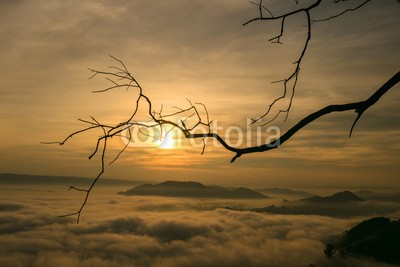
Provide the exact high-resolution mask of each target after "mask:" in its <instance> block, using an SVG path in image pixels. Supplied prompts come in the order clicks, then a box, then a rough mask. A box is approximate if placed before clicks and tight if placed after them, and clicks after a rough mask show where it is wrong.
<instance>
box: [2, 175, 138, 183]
mask: <svg viewBox="0 0 400 267" xmlns="http://www.w3.org/2000/svg"><path fill="white" fill-rule="evenodd" d="M91 182H93V179H92V178H83V177H67V176H45V175H28V174H13V173H0V184H10V185H11V184H14V185H15V184H47V185H77V184H78V185H89V184H90V183H91ZM138 183H140V182H137V181H136V182H135V181H129V180H121V179H100V180H99V181H98V185H104V186H114V185H135V184H138Z"/></svg>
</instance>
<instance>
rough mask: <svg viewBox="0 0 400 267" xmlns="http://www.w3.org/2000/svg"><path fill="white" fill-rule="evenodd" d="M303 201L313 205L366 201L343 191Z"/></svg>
mask: <svg viewBox="0 0 400 267" xmlns="http://www.w3.org/2000/svg"><path fill="white" fill-rule="evenodd" d="M302 201H306V202H312V203H344V202H359V201H365V200H364V199H362V198H360V197H359V196H357V195H356V194H354V193H352V192H350V191H343V192H338V193H335V194H333V195H331V196H326V197H320V196H313V197H309V198H304V199H302Z"/></svg>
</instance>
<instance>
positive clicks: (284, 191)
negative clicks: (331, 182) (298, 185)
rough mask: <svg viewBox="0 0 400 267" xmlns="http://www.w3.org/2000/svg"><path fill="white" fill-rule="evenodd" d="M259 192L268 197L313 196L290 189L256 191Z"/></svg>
mask: <svg viewBox="0 0 400 267" xmlns="http://www.w3.org/2000/svg"><path fill="white" fill-rule="evenodd" d="M256 191H257V192H260V193H265V194H267V195H287V196H299V197H311V196H312V194H310V193H307V192H304V191H300V190H292V189H289V188H281V187H268V188H261V189H256Z"/></svg>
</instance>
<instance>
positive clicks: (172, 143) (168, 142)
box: [159, 134, 176, 149]
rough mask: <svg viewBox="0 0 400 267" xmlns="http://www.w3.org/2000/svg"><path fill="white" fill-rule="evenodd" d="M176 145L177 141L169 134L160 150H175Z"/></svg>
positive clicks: (161, 144)
mask: <svg viewBox="0 0 400 267" xmlns="http://www.w3.org/2000/svg"><path fill="white" fill-rule="evenodd" d="M175 143H176V141H175V140H174V139H173V138H172V137H171V136H170V135H169V134H167V135H166V136H165V137H164V138H163V139H162V141H161V143H160V146H159V148H162V149H173V148H175Z"/></svg>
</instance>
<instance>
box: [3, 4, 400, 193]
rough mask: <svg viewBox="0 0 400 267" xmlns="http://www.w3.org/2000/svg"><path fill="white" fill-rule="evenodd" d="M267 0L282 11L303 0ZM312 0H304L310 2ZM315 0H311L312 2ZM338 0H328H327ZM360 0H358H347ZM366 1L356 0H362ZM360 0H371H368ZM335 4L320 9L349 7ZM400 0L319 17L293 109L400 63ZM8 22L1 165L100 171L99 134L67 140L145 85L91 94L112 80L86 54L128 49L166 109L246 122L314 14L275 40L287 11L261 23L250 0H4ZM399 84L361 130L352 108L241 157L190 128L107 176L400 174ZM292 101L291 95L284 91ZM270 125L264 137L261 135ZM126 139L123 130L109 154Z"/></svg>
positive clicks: (253, 178) (356, 178)
mask: <svg viewBox="0 0 400 267" xmlns="http://www.w3.org/2000/svg"><path fill="white" fill-rule="evenodd" d="M287 2H288V3H287V4H282V1H269V3H268V4H269V6H270V7H271V10H272V11H273V12H274V13H276V14H279V13H280V12H282V11H284V10H288V9H290V7H291V6H290V5H291V4H293V3H292V2H295V1H287ZM302 2H303V3H302ZM309 2H310V1H300V4H305V5H306V4H307V3H309ZM327 2H331V1H327ZM348 2H352V1H348ZM354 2H356V1H354ZM358 2H360V1H358ZM352 5H354V3H350V4H349V3H345V4H342V5H341V6H338V5H336V6H333V5H332V4H329V3H327V4H324V5H322V6H321V7H320V8H319V9H317V10H315V12H314V13H313V16H314V17H315V18H319V17H323V16H324V15H326V14H333V13H335V12H336V11H337V10H338V9H336V8H339V7H340V8H341V9H343V8H346V7H347V6H352ZM398 8H399V6H398V4H396V1H394V0H392V1H389V0H387V1H372V2H371V3H368V4H367V5H366V6H365V7H363V8H362V9H360V10H359V11H357V12H356V13H353V14H347V15H345V16H343V17H341V18H338V19H336V20H334V21H329V22H324V23H317V24H314V25H313V37H312V40H311V43H310V47H309V49H308V51H307V53H306V55H305V58H304V61H303V62H302V66H301V73H300V76H299V79H300V80H299V83H298V87H297V91H296V96H295V98H294V102H293V108H292V110H291V113H290V116H289V119H288V121H287V122H285V123H283V122H282V120H278V121H276V123H275V124H274V125H277V126H279V127H281V129H282V132H283V131H285V129H287V128H288V127H290V126H291V125H293V124H294V123H295V122H297V121H298V120H299V119H300V118H301V117H303V116H305V115H307V114H308V113H310V112H313V111H315V110H317V109H319V108H322V107H324V106H325V105H328V104H336V103H345V102H351V101H359V100H362V99H365V98H367V97H368V96H369V95H370V94H371V93H372V92H374V90H376V89H377V88H378V87H379V86H380V85H381V84H383V83H384V82H385V81H386V80H387V79H388V78H389V77H391V76H392V75H393V74H394V73H396V72H397V71H398V67H399V62H400V53H399V44H400V34H399V33H400V32H399V30H398V28H399V27H398V25H399V24H400V17H399V16H398ZM0 10H1V14H2V16H1V18H0V23H1V25H2V27H1V29H0V38H1V42H0V57H1V61H0V68H1V71H0V107H1V109H0V136H1V138H0V150H1V153H0V172H14V173H29V174H46V175H63V176H66V175H73V176H88V177H92V176H95V175H96V174H97V172H98V170H99V162H98V159H97V158H95V159H93V160H92V161H88V160H87V156H88V155H89V154H90V153H91V151H92V149H93V147H94V145H95V142H96V136H97V135H98V133H93V134H84V135H82V136H80V137H79V138H74V139H73V140H72V141H71V142H70V143H67V144H66V145H65V146H64V147H59V146H56V145H55V146H46V145H42V144H40V142H41V141H54V140H61V139H62V138H64V137H65V136H66V135H68V134H69V133H70V132H71V131H75V130H78V129H80V128H81V127H82V126H83V125H82V124H80V123H79V122H78V121H77V118H88V116H94V117H95V118H96V119H97V120H99V121H103V122H114V123H118V122H119V121H122V120H123V119H125V118H127V117H129V114H130V112H131V110H132V107H133V104H134V103H133V101H134V100H133V99H134V98H133V97H134V94H135V92H134V91H127V92H126V91H125V90H119V91H114V92H108V93H105V94H91V90H96V89H102V88H104V87H105V86H106V85H107V83H106V81H105V80H101V79H97V80H88V79H87V78H88V77H89V76H90V73H89V71H88V70H87V69H86V68H87V67H92V68H96V69H102V68H104V67H107V66H109V65H110V64H113V62H112V60H110V58H108V55H109V54H112V55H114V56H116V57H118V58H120V59H122V60H123V61H124V62H125V63H126V65H127V66H128V68H129V69H130V71H131V72H132V73H133V74H134V76H135V77H136V78H137V79H138V80H139V81H140V82H141V84H142V86H143V87H144V90H145V92H146V93H147V94H148V95H149V96H150V97H151V98H152V100H153V103H154V105H155V106H156V107H157V108H159V107H160V106H161V104H163V106H164V109H165V110H173V108H172V107H173V106H185V105H187V102H186V98H189V99H190V100H192V101H194V102H202V103H204V104H206V105H207V107H208V110H209V113H210V117H211V119H212V120H214V121H217V122H218V124H219V125H221V126H222V127H223V129H226V128H227V127H229V126H232V125H235V126H238V127H240V128H241V129H243V130H245V129H246V118H247V117H256V116H258V115H260V114H262V112H263V111H265V108H266V107H267V106H268V105H269V104H270V103H271V101H272V100H273V99H274V98H275V97H277V96H279V95H280V94H281V87H280V85H279V84H271V83H270V82H272V81H275V80H279V79H282V78H284V77H286V76H287V75H288V73H290V71H292V67H293V65H292V64H291V63H292V62H293V61H294V60H295V59H296V57H297V56H298V53H299V52H300V51H301V47H302V44H303V41H304V38H305V29H304V27H303V26H302V23H303V24H304V17H303V16H296V17H295V18H293V19H290V20H288V21H287V24H286V28H285V35H284V38H283V39H282V42H283V45H274V44H270V43H268V39H269V38H271V37H274V36H275V35H276V34H277V33H278V32H279V23H268V22H262V23H253V24H250V25H247V26H246V27H243V26H242V23H243V22H245V21H246V20H248V19H250V18H253V17H255V16H257V8H256V7H254V6H252V5H251V4H249V3H248V1H239V0H235V1H227V0H226V1H217V3H216V1H183V0H173V1H168V2H167V1H164V2H159V1H122V0H121V1H112V2H108V1H23V0H21V1H20V0H18V1H2V2H1V3H0ZM398 89H399V86H398V85H397V86H396V87H394V88H393V89H392V90H391V91H390V92H389V93H388V94H387V95H385V96H384V97H383V98H382V99H381V101H380V102H378V103H377V104H376V105H375V106H374V107H372V108H371V109H370V110H369V111H367V112H366V113H365V114H364V116H363V118H362V119H361V120H360V122H359V123H358V125H357V126H356V129H355V133H354V136H353V138H352V139H348V137H347V136H348V130H349V128H350V126H351V124H352V121H353V119H354V118H355V116H354V115H355V114H354V113H352V112H347V113H345V114H344V113H343V114H332V115H329V116H328V117H325V118H323V119H320V120H318V121H316V122H315V123H314V124H312V125H310V126H308V127H307V128H305V129H304V130H303V131H301V132H299V133H298V134H297V135H296V136H295V137H294V138H293V139H292V140H290V141H288V142H287V143H285V144H284V146H282V147H281V148H280V149H279V150H274V151H270V152H266V153H262V154H257V155H256V154H254V155H247V156H243V157H241V158H240V159H238V160H237V162H235V163H234V164H229V160H230V159H231V157H232V156H233V155H232V154H231V153H229V152H227V151H224V150H223V149H221V148H214V147H212V146H208V147H207V149H206V153H205V155H203V156H201V155H200V152H201V148H193V147H192V146H190V145H189V144H188V143H187V141H185V142H184V144H183V147H180V148H176V149H157V148H147V149H143V148H130V149H128V150H127V151H126V152H125V153H124V154H123V155H122V157H121V158H120V159H119V161H118V162H116V163H115V164H114V165H112V166H110V167H107V169H106V174H105V177H115V178H125V179H135V180H146V179H147V180H151V181H160V180H165V179H174V180H197V181H201V182H205V183H211V184H225V185H257V186H259V185H285V186H309V185H383V186H391V187H393V186H394V187H398V186H400V182H399V179H398V178H399V175H398V173H400V164H399V163H400V160H399V159H400V137H399V136H400V135H399V133H400V123H399V122H400V118H399V108H398V107H399V105H398V102H399V99H400V92H399V90H398ZM282 105H283V106H284V105H285V103H282ZM263 138H265V136H263ZM122 146H123V143H122V141H121V140H120V139H118V140H114V141H113V142H112V146H110V151H109V157H108V158H107V159H108V160H111V159H112V156H113V155H115V154H116V153H118V149H121V148H122Z"/></svg>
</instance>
